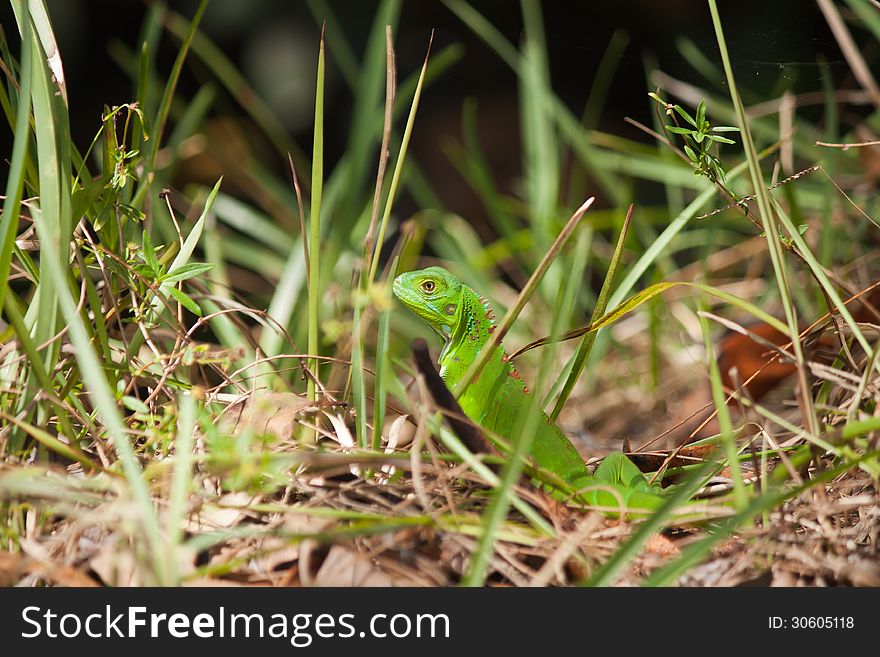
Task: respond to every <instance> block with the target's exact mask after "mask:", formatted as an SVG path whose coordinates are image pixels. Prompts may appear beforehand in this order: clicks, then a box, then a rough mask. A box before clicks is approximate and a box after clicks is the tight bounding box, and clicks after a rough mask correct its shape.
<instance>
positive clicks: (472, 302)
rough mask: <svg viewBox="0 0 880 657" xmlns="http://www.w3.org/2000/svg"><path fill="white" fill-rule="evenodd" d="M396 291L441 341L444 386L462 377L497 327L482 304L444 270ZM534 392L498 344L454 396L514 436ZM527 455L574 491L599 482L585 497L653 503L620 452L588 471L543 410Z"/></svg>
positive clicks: (404, 278)
mask: <svg viewBox="0 0 880 657" xmlns="http://www.w3.org/2000/svg"><path fill="white" fill-rule="evenodd" d="M393 289H394V295H395V296H396V297H397V298H398V299H400V301H401V302H402V303H403V304H404V305H405V306H406V307H407V308H409V309H410V310H411V311H413V312H414V313H415V314H416V315H418V316H419V317H420V318H422V319H423V320H424V321H425V322H426V323H427V324H428V325H429V326H430V327H431V328H432V329H434V330H435V331H436V332H437V333H439V334H440V335H441V336H442V337H443V338H444V340H445V341H446V344H445V346H444V347H443V351H441V353H440V376H441V377H443V380H444V381H445V382H446V385H447V386H448V387H449V388H450V389H454V388H455V387H456V385H457V384H458V383H459V381H461V379H462V378H463V376H464V374H465V371H466V370H467V368H468V366H469V365H470V364H471V363H472V362H473V361H474V360H475V359H476V357H477V354H479V352H480V350H481V349H482V348H483V346H484V345H485V344H486V342H487V341H488V340H489V337H490V336H491V335H492V333H493V331H494V330H495V319H494V315H493V313H492V310H491V308H489V304H488V302H487V301H486V300H485V299H483V298H482V297H480V296H479V295H478V294H477V293H476V292H474V291H473V290H472V289H471V288H470V287H468V286H467V285H465V284H463V283H462V282H461V281H460V280H458V279H457V278H456V277H455V276H453V275H452V274H450V273H449V272H448V271H446V270H445V269H443V268H442V267H428V268H427V269H421V270H418V271H412V272H407V273H404V274H401V275H400V276H398V277H397V278H396V279H395V280H394V288H393ZM530 394H532V393H531V392H530V391H529V389H528V387H527V386H526V384H525V382H524V381H523V380H522V377H521V376H520V375H519V373H518V372H517V371H516V368H515V367H514V366H513V364H512V363H511V362H510V359H509V358H508V357H507V354H505V352H504V349H503V348H502V347H501V346H499V347H498V348H497V349H496V350H495V352H494V353H493V354H492V357H491V358H490V359H489V361H488V362H487V363H486V365H485V367H484V368H483V369H482V371H481V372H480V373H479V374H478V376H477V378H476V379H475V380H474V381H473V382H472V383H471V384H470V385H469V386H468V387H467V388H466V389H465V391H464V393H463V394H462V395H461V397H460V398H459V400H458V401H459V403H460V404H461V407H462V410H464V412H465V413H467V415H468V417H470V418H471V419H472V420H474V421H475V422H476V423H477V424H479V425H480V426H482V427H483V428H485V429H487V430H488V431H490V432H493V433H495V434H498V435H500V436H504V437H506V438H511V437H515V436H516V435H517V433H516V428H517V427H516V425H517V422H518V421H520V418H519V415H520V413H519V411H520V409H521V408H522V407H523V405H524V404H526V403H527V401H528V398H527V396H528V395H530ZM541 418H542V420H541V421H540V422H539V423H538V425H537V429H536V433H535V436H534V440H533V441H532V448H531V455H532V457H534V459H535V462H536V463H537V464H538V465H539V466H541V467H543V468H545V469H547V470H549V471H550V472H552V473H554V474H555V475H557V476H558V477H560V478H562V479H563V480H565V481H566V482H568V483H569V484H571V485H572V486H574V487H575V488H584V487H587V486H603V487H605V488H612V489H614V490H615V491H617V493H619V494H620V496H621V497H622V500H620V499H618V497H617V495H615V494H614V493H611V492H610V491H608V490H595V491H593V492H592V493H589V494H588V496H589V499H590V501H592V502H594V503H597V504H602V505H608V506H618V505H619V503H620V501H623V502H626V503H627V505H628V506H632V507H638V508H646V509H649V508H655V507H656V506H657V505H658V502H659V500H660V498H659V497H658V496H657V495H656V494H655V493H656V492H659V491H658V489H655V488H652V487H649V486H648V484H647V482H646V481H645V479H644V477H643V476H642V475H641V472H639V470H638V468H637V467H636V466H635V465H634V464H633V463H632V462H631V461H629V459H627V458H626V457H625V456H624V455H623V454H615V455H611V456H610V457H606V459H605V460H604V461H603V463H602V465H600V466H599V468H598V469H597V470H596V473H595V475H594V476H590V475H589V474H588V472H587V469H586V466H585V464H584V461H583V459H582V458H581V456H580V455H579V454H578V451H577V450H576V449H575V447H574V445H572V444H571V441H569V439H568V438H567V437H566V436H565V434H564V433H562V431H561V430H560V429H559V427H557V426H556V424H555V423H553V422H552V421H551V420H550V418H548V417H547V416H546V415H545V414H544V413H543V412H542V413H541Z"/></svg>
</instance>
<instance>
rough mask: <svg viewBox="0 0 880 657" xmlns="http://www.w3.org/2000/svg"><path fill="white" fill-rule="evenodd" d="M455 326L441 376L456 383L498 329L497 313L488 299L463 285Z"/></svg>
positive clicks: (441, 367) (445, 350)
mask: <svg viewBox="0 0 880 657" xmlns="http://www.w3.org/2000/svg"><path fill="white" fill-rule="evenodd" d="M451 328H452V330H451V332H450V335H449V336H448V339H447V342H446V345H445V346H444V347H443V351H442V352H440V376H442V377H443V379H444V380H445V381H446V382H447V383H448V384H450V385H455V384H456V383H458V381H459V380H460V379H461V377H462V376H463V375H464V371H465V370H466V369H467V367H468V366H469V365H470V364H471V362H473V360H474V359H475V358H476V356H477V354H478V353H479V352H480V350H481V349H482V348H483V345H485V344H486V342H488V340H489V337H490V336H491V335H492V333H493V332H494V331H495V315H494V313H493V311H492V309H491V308H490V307H489V304H488V302H487V301H486V300H485V299H483V298H482V297H480V296H479V295H478V294H477V293H476V292H474V291H473V290H472V289H471V288H469V287H467V286H462V290H461V301H460V302H459V304H458V309H457V311H456V314H455V322H454V326H453V327H451Z"/></svg>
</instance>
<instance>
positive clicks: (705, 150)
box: [648, 92, 739, 185]
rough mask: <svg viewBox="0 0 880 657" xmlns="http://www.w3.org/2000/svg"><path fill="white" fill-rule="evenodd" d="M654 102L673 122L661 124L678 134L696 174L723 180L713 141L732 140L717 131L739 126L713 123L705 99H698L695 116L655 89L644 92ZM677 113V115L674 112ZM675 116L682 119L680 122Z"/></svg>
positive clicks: (718, 142)
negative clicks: (667, 99) (715, 124)
mask: <svg viewBox="0 0 880 657" xmlns="http://www.w3.org/2000/svg"><path fill="white" fill-rule="evenodd" d="M648 95H649V96H650V97H651V98H652V99H653V100H654V101H655V102H656V103H657V104H658V105H660V106H661V107H662V108H663V111H664V112H665V113H666V116H668V117H671V118H672V121H673V123H674V124H675V125H665V126H664V128H665V129H666V131H667V132H671V133H674V134H676V135H681V138H682V141H683V142H684V144H683V149H684V154H685V155H686V156H687V158H688V160H689V161H690V164H691V166H692V167H693V168H694V173H695V174H696V175H698V176H705V177H706V178H708V179H709V180H711V181H712V182H713V183H716V184H721V185H723V184H724V169H723V168H722V166H721V162H720V161H719V159H718V156H717V155H716V154H715V153H714V152H713V150H717V147H716V146H715V144H735V143H736V142H735V141H733V140H732V139H728V138H727V137H722V136H721V135H719V134H718V133H724V132H739V128H737V127H735V126H730V125H717V126H713V125H712V124H710V123H709V119H707V118H706V101H705V100H701V101H700V104H699V105H697V115H696V118H695V117H693V116H691V115H690V114H688V112H687V111H686V110H685V109H684V108H683V107H682V106H681V105H673V104H672V103H667V102H666V101H665V100H663V99H662V98H661V97H660V96H658V95H657V94H655V93H653V92H652V93H649V94H648ZM676 115H678V116H676ZM679 118H681V119H684V121H686V124H685V125H682V124H681V123H680V121H679Z"/></svg>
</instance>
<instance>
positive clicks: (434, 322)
mask: <svg viewBox="0 0 880 657" xmlns="http://www.w3.org/2000/svg"><path fill="white" fill-rule="evenodd" d="M463 288H464V285H463V284H462V282H461V281H460V280H458V279H457V278H456V277H455V276H453V275H452V274H450V273H449V272H448V271H446V270H445V269H443V267H428V268H427V269H419V270H418V271H408V272H406V273H404V274H401V275H400V276H398V277H397V278H395V279H394V285H393V287H392V289H393V291H394V296H396V297H397V298H398V299H400V301H401V302H402V303H403V305H405V306H406V307H407V308H409V309H410V310H411V311H413V312H414V313H415V314H416V315H418V316H419V317H421V318H422V319H423V320H424V321H425V322H426V323H427V324H428V326H430V327H431V328H432V329H434V330H435V331H437V333H439V334H440V335H442V336H443V337H445V338H446V339H447V340H448V339H449V337H450V336H451V335H452V333H453V332H454V331H455V327H456V323H457V322H458V311H459V307H460V305H461V302H462V289H463Z"/></svg>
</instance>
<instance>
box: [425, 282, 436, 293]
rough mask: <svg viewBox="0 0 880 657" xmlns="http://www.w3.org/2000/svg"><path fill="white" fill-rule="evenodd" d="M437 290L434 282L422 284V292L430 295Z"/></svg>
mask: <svg viewBox="0 0 880 657" xmlns="http://www.w3.org/2000/svg"><path fill="white" fill-rule="evenodd" d="M436 288H437V284H436V283H435V282H434V281H424V282H422V291H423V292H425V293H427V294H431V292H433V291H434V290H435V289H436Z"/></svg>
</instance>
